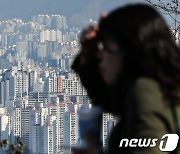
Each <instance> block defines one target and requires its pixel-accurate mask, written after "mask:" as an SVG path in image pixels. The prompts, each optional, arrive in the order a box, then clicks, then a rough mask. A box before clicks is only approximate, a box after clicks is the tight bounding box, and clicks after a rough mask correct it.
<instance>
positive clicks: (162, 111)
mask: <svg viewBox="0 0 180 154" xmlns="http://www.w3.org/2000/svg"><path fill="white" fill-rule="evenodd" d="M126 103H127V111H128V112H129V114H130V115H131V116H133V119H132V118H131V117H130V116H129V119H131V120H133V121H141V122H142V123H143V124H145V125H147V126H148V127H149V126H150V127H151V128H153V127H154V128H156V127H158V128H157V129H160V128H162V129H163V127H164V126H165V125H166V129H168V130H169V131H174V130H175V128H174V122H173V117H172V113H171V108H170V102H169V101H168V100H167V99H166V98H165V97H164V95H163V93H162V90H161V87H160V84H159V83H158V82H157V81H156V80H154V79H151V78H147V77H141V78H139V79H137V80H136V82H135V83H134V86H133V87H132V88H131V90H130V91H129V94H128V97H127V102H126ZM162 129H161V130H162Z"/></svg>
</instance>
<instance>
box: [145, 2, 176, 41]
mask: <svg viewBox="0 0 180 154" xmlns="http://www.w3.org/2000/svg"><path fill="white" fill-rule="evenodd" d="M145 1H146V2H148V3H150V4H151V5H152V6H154V7H155V8H157V9H160V10H161V11H162V13H164V14H167V15H168V16H170V18H171V19H172V21H173V22H172V24H171V27H170V28H171V30H172V35H173V38H174V39H175V41H177V40H179V32H180V21H179V20H178V17H179V16H180V2H179V0H145ZM167 1H168V2H167Z"/></svg>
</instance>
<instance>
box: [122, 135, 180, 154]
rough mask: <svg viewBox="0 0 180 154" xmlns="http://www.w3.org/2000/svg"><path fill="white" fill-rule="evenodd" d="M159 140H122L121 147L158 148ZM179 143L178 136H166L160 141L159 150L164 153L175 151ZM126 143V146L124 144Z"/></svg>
mask: <svg viewBox="0 0 180 154" xmlns="http://www.w3.org/2000/svg"><path fill="white" fill-rule="evenodd" d="M157 141H158V139H157V138H153V139H146V138H144V139H142V138H139V139H136V138H133V139H122V140H121V141H120V144H119V147H123V146H124V147H132V148H133V147H143V148H146V147H150V148H153V147H156V146H157ZM178 141H179V136H178V135H177V134H165V135H164V136H163V137H162V138H161V141H160V144H159V149H160V150H161V151H163V152H168V151H173V150H175V149H176V147H177V145H178ZM124 143H125V144H124Z"/></svg>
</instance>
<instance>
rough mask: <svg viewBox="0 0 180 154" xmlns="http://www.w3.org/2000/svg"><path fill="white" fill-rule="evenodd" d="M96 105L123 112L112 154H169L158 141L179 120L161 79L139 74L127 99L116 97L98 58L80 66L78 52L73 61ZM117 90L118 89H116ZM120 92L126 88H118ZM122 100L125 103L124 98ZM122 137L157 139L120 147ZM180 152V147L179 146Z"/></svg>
mask: <svg viewBox="0 0 180 154" xmlns="http://www.w3.org/2000/svg"><path fill="white" fill-rule="evenodd" d="M72 69H73V70H75V71H76V72H77V73H78V74H79V76H80V78H81V81H82V84H83V85H84V86H85V88H86V90H87V93H88V95H89V97H90V98H91V99H92V102H93V103H94V104H95V105H101V106H102V107H103V108H104V110H105V111H108V112H111V113H114V114H119V115H121V117H122V118H121V120H120V121H119V122H118V124H117V125H116V126H115V127H114V129H113V131H112V133H111V136H110V140H109V143H108V146H109V150H108V153H110V154H161V153H163V154H166V152H161V151H160V150H159V142H160V141H161V138H162V136H163V135H165V134H176V133H177V130H176V124H175V120H174V118H173V114H172V110H171V107H170V105H169V104H170V103H169V102H168V101H167V100H166V99H165V98H164V97H163V95H162V92H161V89H160V87H159V84H158V82H156V81H155V80H153V79H150V78H148V77H140V78H138V79H137V80H136V82H135V83H134V84H133V86H132V87H131V88H130V89H129V90H128V93H127V95H126V98H125V100H121V99H117V95H118V94H117V93H116V96H115V95H113V94H114V92H113V90H112V89H110V88H108V86H107V85H106V83H105V82H104V81H103V79H102V77H101V75H100V74H99V71H98V68H97V61H91V62H90V63H88V64H87V65H85V66H81V65H80V62H79V56H77V57H76V59H75V61H74V63H73V64H72ZM116 92H118V90H116ZM119 92H123V91H122V90H119ZM121 101H123V103H122V102H121ZM123 138H127V139H136V138H138V139H139V138H142V139H144V138H147V139H156V138H157V139H158V141H157V143H156V145H157V146H156V147H153V148H152V147H148V148H142V147H141V148H137V147H132V148H130V147H119V145H120V141H121V139H123ZM176 149H178V151H177V152H178V154H180V147H177V148H176Z"/></svg>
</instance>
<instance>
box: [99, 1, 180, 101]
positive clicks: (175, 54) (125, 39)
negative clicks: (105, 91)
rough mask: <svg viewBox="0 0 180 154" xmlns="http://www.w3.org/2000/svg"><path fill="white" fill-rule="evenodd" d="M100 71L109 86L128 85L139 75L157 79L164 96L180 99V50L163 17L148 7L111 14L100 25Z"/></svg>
mask: <svg viewBox="0 0 180 154" xmlns="http://www.w3.org/2000/svg"><path fill="white" fill-rule="evenodd" d="M98 37H99V40H100V41H101V42H102V44H103V45H102V46H103V49H102V50H101V51H100V53H99V54H98V57H99V58H100V70H101V72H102V76H103V78H104V80H105V81H106V82H107V84H108V85H110V86H111V85H115V84H119V83H121V86H122V85H123V84H124V85H125V86H126V85H127V84H129V83H133V81H135V80H136V79H137V78H138V77H140V76H147V77H151V78H154V79H156V80H157V81H158V82H159V83H160V84H161V87H162V89H163V90H164V94H165V95H166V96H167V97H168V98H169V99H173V100H177V98H178V97H179V96H178V95H179V92H180V90H179V87H180V86H179V83H180V74H179V73H178V72H179V70H180V51H179V49H178V47H177V46H176V44H175V41H174V40H173V38H172V35H171V32H170V29H169V28H168V26H167V25H166V23H165V21H164V20H163V18H162V17H161V15H160V14H159V13H158V12H157V11H156V10H155V9H154V8H152V7H150V6H148V5H145V4H135V5H128V6H125V7H122V8H118V9H116V10H115V11H113V12H111V13H110V14H109V15H108V16H107V17H106V18H104V19H102V20H101V21H100V23H99V33H98Z"/></svg>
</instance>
